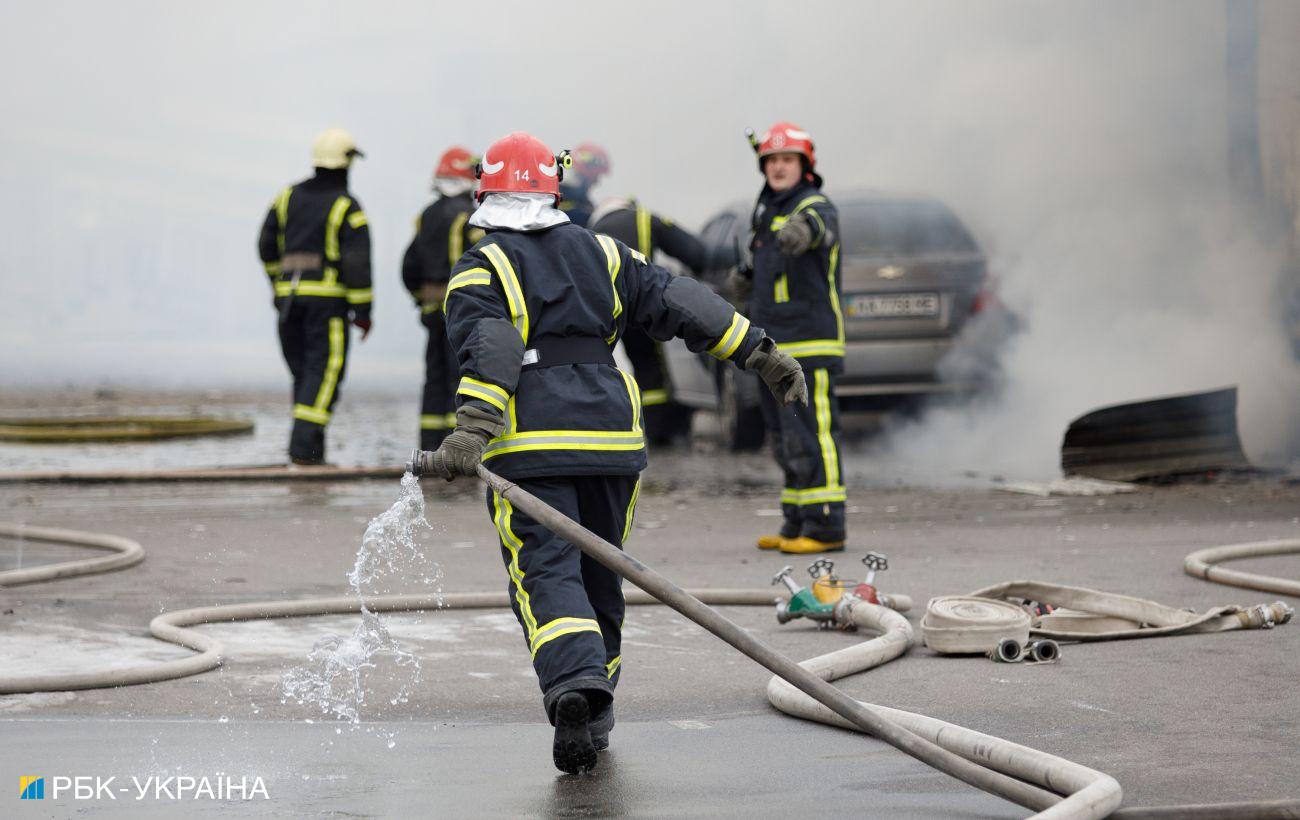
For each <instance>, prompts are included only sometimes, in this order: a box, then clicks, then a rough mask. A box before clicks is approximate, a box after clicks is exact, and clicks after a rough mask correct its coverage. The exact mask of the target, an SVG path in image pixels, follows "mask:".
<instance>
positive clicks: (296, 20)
mask: <svg viewBox="0 0 1300 820" xmlns="http://www.w3.org/2000/svg"><path fill="white" fill-rule="evenodd" d="M6 17H7V19H6V25H5V26H4V28H3V30H2V31H0V69H3V71H4V74H5V77H6V81H5V83H4V84H3V87H0V110H3V111H4V115H5V116H4V119H5V125H4V127H3V128H0V180H2V181H3V191H4V194H5V196H3V197H2V198H0V224H3V225H4V233H3V236H4V241H3V244H2V245H0V291H2V292H3V299H0V349H3V350H4V351H6V352H5V353H4V354H3V357H2V359H0V386H4V385H8V386H23V385H34V384H50V385H57V384H65V383H73V384H102V383H124V382H135V383H141V382H143V383H149V384H157V385H166V386H182V385H212V384H218V385H226V384H229V385H249V386H275V387H282V386H283V385H285V384H286V383H287V374H286V372H285V369H284V365H283V362H282V360H281V358H280V353H279V349H278V345H277V342H276V337H275V317H274V314H273V312H272V310H271V307H270V304H269V302H270V298H269V293H268V288H267V285H266V282H265V279H264V276H263V274H262V272H261V268H260V266H259V264H258V260H257V258H256V253H255V247H254V242H255V238H256V233H257V229H258V227H259V224H260V221H261V219H262V216H263V214H264V212H265V208H266V206H267V205H268V204H269V202H270V200H271V197H272V196H273V195H274V194H275V193H276V192H277V191H278V190H279V189H280V188H281V187H282V186H283V185H284V184H286V183H288V182H290V181H293V180H296V179H299V178H301V177H303V176H305V175H307V174H308V173H309V167H308V166H309V162H308V159H307V157H308V147H309V144H310V142H311V139H312V137H313V136H314V134H315V133H316V132H317V131H319V130H321V129H322V128H324V127H327V126H331V125H342V126H345V127H347V128H349V129H350V130H351V131H352V132H353V133H354V134H355V135H356V136H357V138H358V140H359V142H360V144H361V146H362V147H363V149H364V150H365V151H366V152H367V154H368V158H367V159H365V160H363V161H361V162H359V163H358V164H357V165H356V167H355V169H354V171H353V179H352V187H353V190H354V191H355V192H356V194H357V195H358V197H359V198H360V199H361V201H362V202H363V204H364V205H365V208H366V210H367V212H368V213H369V215H370V224H371V230H372V232H373V237H374V242H375V255H374V264H375V278H376V286H375V290H376V320H375V331H374V333H373V334H372V336H371V338H370V340H368V341H367V342H365V343H364V344H361V345H357V346H356V347H355V355H354V357H353V358H352V359H351V361H350V363H349V372H348V377H347V379H348V384H349V385H350V387H351V389H357V388H358V387H361V388H364V387H366V386H380V385H382V386H385V387H389V386H398V385H402V384H409V385H410V386H411V388H412V390H413V391H418V389H419V388H418V385H419V381H420V379H421V378H422V353H423V345H424V333H423V329H422V328H421V327H420V325H419V323H418V321H417V317H416V315H415V312H414V310H413V309H412V307H411V304H410V301H409V299H408V297H407V295H406V294H405V293H404V292H403V291H402V290H401V286H400V280H399V276H398V268H399V262H400V259H401V254H402V251H403V250H404V248H405V246H406V244H407V242H408V241H409V240H410V234H411V223H412V219H413V217H414V216H415V215H416V214H417V213H418V212H419V210H420V209H421V208H422V207H423V205H424V204H425V203H426V202H427V200H428V197H429V194H428V181H429V175H430V171H431V168H432V164H433V162H434V161H435V159H436V157H437V155H438V154H439V153H440V152H441V150H442V149H443V148H445V147H446V146H447V145H449V144H451V143H453V142H462V143H465V144H466V145H468V146H470V147H471V148H473V149H476V150H481V149H482V148H483V147H484V146H485V145H486V144H487V143H489V142H490V141H491V140H492V139H494V138H496V137H498V136H501V135H502V134H504V133H506V132H508V131H511V130H515V129H526V130H530V131H532V132H533V133H535V134H537V135H538V136H540V137H542V138H543V139H545V140H547V141H548V142H549V143H550V144H551V146H552V147H553V148H556V149H558V148H561V147H565V146H572V145H574V144H576V143H577V142H579V141H583V140H594V141H597V142H600V143H602V144H603V145H605V146H606V147H607V148H608V149H609V151H610V153H611V155H612V157H613V174H612V175H611V177H610V178H608V179H607V180H606V181H605V182H604V183H603V184H602V185H601V186H600V188H598V189H597V194H598V195H607V196H608V195H616V194H635V195H637V196H639V197H640V198H641V199H642V200H644V201H645V202H646V203H648V204H649V205H650V206H651V207H653V208H655V209H656V210H659V211H661V212H663V213H666V214H668V215H671V216H674V217H676V218H677V219H678V220H679V221H681V222H683V223H685V224H686V225H688V226H692V227H698V225H699V224H700V223H702V222H703V221H704V219H706V218H707V217H708V215H709V214H710V213H711V212H712V211H713V210H715V209H717V208H718V207H719V206H721V205H722V204H724V203H726V202H728V201H731V200H734V199H737V198H750V197H752V196H753V195H754V194H755V193H756V192H757V189H758V186H759V177H758V174H757V171H756V169H755V165H754V159H753V155H752V153H751V152H750V151H749V149H748V147H747V146H746V145H745V142H744V140H743V137H742V135H741V132H742V130H743V129H744V128H745V127H746V126H752V127H754V128H756V129H762V128H764V127H766V126H767V125H768V124H770V123H771V122H772V121H773V120H775V119H778V118H782V119H791V120H794V121H796V122H798V123H800V124H802V125H803V126H805V127H806V128H807V129H809V130H810V131H811V132H812V133H813V135H814V137H815V139H816V141H817V150H818V158H819V161H820V169H821V170H822V171H823V173H824V175H825V176H826V178H827V180H828V187H829V189H830V190H831V192H832V193H833V192H834V190H835V189H836V188H847V187H852V186H863V185H870V186H874V187H879V188H885V189H889V190H903V191H920V192H925V193H929V194H932V195H935V196H938V197H940V198H942V199H944V200H946V201H947V202H948V203H949V204H950V205H951V206H952V207H953V208H954V209H955V210H956V211H957V212H958V213H959V214H960V215H961V216H962V217H963V218H964V219H965V220H966V221H967V222H968V223H969V224H970V225H971V226H972V228H973V230H974V231H975V233H976V235H977V237H978V239H979V240H980V242H981V243H982V244H983V246H984V247H985V249H986V251H987V252H988V253H989V255H990V258H991V267H992V269H993V270H994V272H995V273H997V274H998V275H999V278H1000V280H1001V283H1002V286H1003V291H1004V296H1005V298H1006V300H1007V302H1008V303H1009V304H1011V305H1012V307H1014V308H1015V309H1017V310H1018V311H1019V312H1021V313H1022V315H1024V316H1025V317H1026V318H1027V320H1028V321H1029V322H1030V327H1031V332H1030V334H1028V336H1026V337H1025V338H1024V339H1022V340H1021V341H1020V342H1019V343H1018V344H1017V347H1016V349H1015V350H1013V351H1012V353H1011V355H1010V358H1009V366H1010V368H1011V370H1012V383H1011V384H1010V386H1009V390H1008V394H1007V395H1008V401H1009V402H1011V405H1010V406H1013V407H1015V408H1017V409H1022V410H1023V409H1028V408H1027V405H1033V409H1034V412H1033V414H1032V415H1033V418H1034V421H1033V429H1025V424H1024V420H1023V419H1018V418H1012V417H1011V416H1010V414H1008V413H1006V412H1004V411H1005V406H1004V407H1003V408H1002V410H1000V411H999V412H998V413H995V414H993V415H994V416H996V417H997V418H998V419H1000V420H999V421H996V422H991V421H989V418H983V417H980V416H979V415H978V414H969V413H968V414H963V416H962V417H961V418H959V419H949V420H948V421H947V422H945V421H944V420H942V419H940V420H939V421H938V422H936V423H937V424H939V425H941V426H942V425H945V424H946V425H947V426H946V427H942V429H944V430H946V431H948V432H951V433H952V434H953V435H955V436H958V437H960V438H963V439H967V438H971V437H972V435H971V433H972V427H971V425H987V424H995V425H1001V424H1004V423H1008V424H1014V425H1016V426H1014V427H1009V428H1007V430H1014V431H1016V433H1015V434H1016V435H1022V436H1030V437H1032V436H1035V435H1039V436H1041V437H1046V436H1048V434H1049V432H1050V435H1051V436H1052V437H1053V439H1054V440H1056V441H1059V436H1060V431H1061V430H1062V429H1063V426H1062V425H1063V423H1064V421H1065V420H1068V418H1069V417H1072V416H1075V415H1078V414H1080V413H1082V412H1085V411H1086V410H1088V409H1091V408H1092V407H1095V406H1097V405H1100V404H1104V403H1106V402H1109V401H1117V400H1123V399H1128V398H1139V397H1143V396H1147V395H1153V394H1155V393H1157V392H1160V391H1172V390H1183V389H1202V388H1208V387H1215V386H1219V385H1221V384H1227V383H1240V384H1242V385H1243V398H1242V401H1243V415H1246V416H1251V418H1252V420H1253V421H1252V425H1253V426H1256V427H1268V428H1269V429H1270V430H1273V431H1274V432H1272V433H1270V434H1269V435H1270V436H1277V435H1282V434H1283V432H1284V431H1285V430H1287V429H1288V426H1289V429H1292V430H1293V429H1294V420H1295V419H1294V407H1295V404H1296V402H1295V397H1296V396H1297V395H1300V380H1297V378H1296V376H1295V372H1294V363H1293V362H1292V361H1291V359H1290V358H1289V356H1288V355H1286V351H1285V346H1284V344H1283V343H1282V338H1281V335H1280V332H1277V331H1274V330H1273V329H1272V325H1271V323H1272V322H1273V320H1274V319H1273V314H1274V313H1275V312H1276V310H1275V305H1276V270H1277V264H1278V259H1277V256H1276V253H1275V250H1274V249H1273V248H1272V247H1270V246H1269V245H1268V244H1267V243H1266V242H1264V241H1263V240H1261V239H1259V238H1258V237H1257V236H1255V235H1254V233H1253V232H1252V231H1251V230H1249V229H1247V230H1243V229H1241V226H1240V225H1239V224H1238V221H1237V220H1236V217H1235V216H1234V213H1235V209H1234V207H1233V203H1232V202H1231V201H1230V200H1229V199H1228V198H1227V196H1226V191H1227V179H1226V159H1225V158H1226V141H1225V140H1226V137H1225V135H1226V124H1225V117H1226V114H1225V100H1224V89H1225V84H1224V48H1223V38H1224V31H1223V19H1224V11H1223V5H1222V3H1220V2H1217V1H1215V2H1210V1H1208V0H1201V1H1199V2H1198V1H1196V0H1191V1H1188V2H1184V1H1183V0H1169V2H1134V1H1133V0H1115V1H1114V2H1105V1H1102V0H1081V1H1080V2H1071V3H1048V2H1015V3H1009V2H998V3H990V2H980V3H968V2H955V1H954V2H944V3H937V2H914V1H911V0H909V2H891V3H843V2H807V1H805V2H800V3H797V4H789V3H776V2H745V3H700V2H656V3H653V4H633V5H622V4H610V3H554V4H538V3H512V2H494V3H478V4H463V3H457V4H431V3H416V2H377V3H376V2H372V3H365V4H360V3H355V2H350V3H334V2H312V3H306V2H302V3H297V2H292V3H291V2H276V3H252V2H229V3H223V4H203V5H198V4H190V3H161V2H160V3H140V2H115V3H111V4H90V3H60V2H51V3H45V4H41V5H25V6H23V7H22V8H21V10H19V11H11V12H10V13H9V14H8V15H7V16H6ZM1296 40H1297V41H1300V31H1297V32H1296ZM1288 368H1289V369H1288ZM1279 374H1281V375H1279ZM413 395H414V392H413ZM346 396H347V392H346V390H345V392H344V401H346ZM1261 408H1262V409H1261ZM1252 414H1253V415H1252ZM1256 417H1258V418H1256ZM1039 426H1041V432H1039V431H1038V427H1039ZM935 429H937V428H933V427H932V428H928V429H927V431H926V434H925V438H926V441H928V442H939V443H942V442H944V441H945V437H943V436H938V435H936V434H935ZM984 432H985V433H987V434H989V435H983V436H975V438H984V439H988V438H989V437H990V435H992V434H993V433H996V431H989V430H985V431H984ZM1050 449H1054V448H1050ZM1049 455H1050V452H1049ZM970 456H971V457H972V458H975V457H979V454H978V453H971V454H970Z"/></svg>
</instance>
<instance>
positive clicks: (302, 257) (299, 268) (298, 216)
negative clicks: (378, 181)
mask: <svg viewBox="0 0 1300 820" xmlns="http://www.w3.org/2000/svg"><path fill="white" fill-rule="evenodd" d="M257 249H258V253H259V255H260V256H261V257H262V265H263V267H265V268H266V274H267V276H268V277H269V278H270V280H271V285H272V286H273V287H274V288H275V295H276V296H277V297H283V296H293V297H295V298H311V299H343V300H346V303H347V305H348V307H349V309H350V310H351V312H352V315H353V318H354V319H357V320H362V321H364V320H368V319H369V318H370V304H371V302H372V301H373V292H372V291H371V283H370V229H369V227H367V224H366V213H365V211H363V210H362V209H361V203H360V202H359V201H357V198H356V197H354V196H353V195H352V194H351V193H349V192H348V174H347V169H328V168H317V169H316V176H314V177H312V178H311V179H307V180H304V181H302V182H299V183H297V184H296V185H291V186H289V187H288V188H285V189H284V190H283V191H281V192H280V194H279V196H277V197H276V198H275V201H274V202H273V203H272V204H271V209H270V211H269V212H268V213H267V215H266V219H265V220H264V221H263V223H262V232H261V235H260V236H259V237H258V241H257ZM295 279H296V282H295Z"/></svg>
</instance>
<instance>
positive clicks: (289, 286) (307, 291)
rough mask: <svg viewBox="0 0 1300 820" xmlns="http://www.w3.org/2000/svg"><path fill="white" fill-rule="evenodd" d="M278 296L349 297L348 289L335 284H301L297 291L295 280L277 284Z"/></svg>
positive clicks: (276, 293)
mask: <svg viewBox="0 0 1300 820" xmlns="http://www.w3.org/2000/svg"><path fill="white" fill-rule="evenodd" d="M275 295H276V296H331V297H336V298H339V299H343V298H345V297H346V296H347V295H348V290H347V288H345V287H343V286H342V285H339V284H335V283H333V282H299V283H298V287H297V289H296V290H295V289H294V286H293V280H289V281H287V282H286V281H280V282H276V283H275Z"/></svg>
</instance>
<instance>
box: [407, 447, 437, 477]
mask: <svg viewBox="0 0 1300 820" xmlns="http://www.w3.org/2000/svg"><path fill="white" fill-rule="evenodd" d="M432 460H433V451H432V450H420V449H416V450H412V451H411V460H410V461H408V462H406V471H407V472H408V473H410V474H411V475H413V476H415V477H416V478H420V477H421V476H425V475H428V474H429V467H430V464H431V462H432Z"/></svg>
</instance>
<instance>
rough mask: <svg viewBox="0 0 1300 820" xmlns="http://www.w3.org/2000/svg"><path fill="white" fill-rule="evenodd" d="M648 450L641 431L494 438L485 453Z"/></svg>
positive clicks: (542, 433)
mask: <svg viewBox="0 0 1300 820" xmlns="http://www.w3.org/2000/svg"><path fill="white" fill-rule="evenodd" d="M644 448H645V437H644V436H643V435H642V434H641V432H640V431H639V430H638V431H636V432H608V431H604V430H530V431H528V432H526V433H508V434H506V435H503V436H500V437H498V438H495V439H493V440H492V441H491V442H490V443H489V444H488V446H487V449H486V450H484V451H483V460H484V461H487V460H488V459H491V458H496V457H497V456H503V455H506V454H508V453H521V452H531V451H535V450H589V451H630V450H641V449H644Z"/></svg>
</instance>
